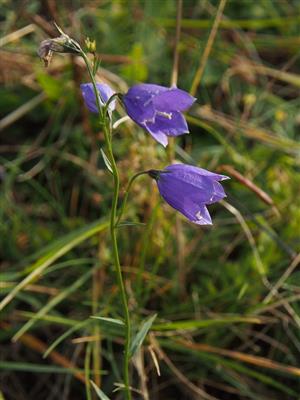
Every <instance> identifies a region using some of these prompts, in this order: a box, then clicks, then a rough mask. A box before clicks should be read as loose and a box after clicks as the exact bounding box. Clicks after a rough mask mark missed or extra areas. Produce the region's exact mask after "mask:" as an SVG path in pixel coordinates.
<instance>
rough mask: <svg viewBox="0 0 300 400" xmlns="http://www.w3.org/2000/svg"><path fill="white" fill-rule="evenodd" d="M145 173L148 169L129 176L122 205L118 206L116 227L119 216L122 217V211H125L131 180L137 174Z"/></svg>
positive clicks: (132, 180)
mask: <svg viewBox="0 0 300 400" xmlns="http://www.w3.org/2000/svg"><path fill="white" fill-rule="evenodd" d="M146 174H148V171H142V172H138V173H137V174H135V175H133V176H132V177H131V178H130V180H129V182H128V185H127V188H126V191H125V195H124V199H123V202H122V205H121V207H120V211H119V215H118V218H117V222H116V227H117V226H118V225H119V223H120V220H121V218H122V215H123V213H124V211H125V207H126V204H127V199H128V195H129V192H130V189H131V186H132V184H133V182H134V181H135V179H136V178H137V177H138V176H141V175H146Z"/></svg>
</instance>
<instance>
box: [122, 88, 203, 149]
mask: <svg viewBox="0 0 300 400" xmlns="http://www.w3.org/2000/svg"><path fill="white" fill-rule="evenodd" d="M195 100H196V99H195V98H194V97H192V96H191V95H190V94H188V93H187V92H185V91H184V90H180V89H177V88H176V87H171V88H167V87H164V86H159V85H152V84H149V83H144V84H140V85H136V86H133V87H131V88H130V89H129V90H128V92H127V93H126V94H125V95H124V96H123V103H124V106H125V109H126V111H127V114H128V115H129V117H130V118H131V119H133V121H135V122H136V123H137V124H138V125H140V126H141V127H142V128H144V129H146V130H147V131H148V132H149V133H150V134H151V135H152V136H153V137H154V139H155V140H157V141H158V142H159V143H161V144H162V145H163V146H167V144H168V136H178V135H183V134H184V133H189V128H188V126H187V123H186V120H185V118H184V116H183V115H182V112H183V111H185V110H187V109H188V108H189V107H191V105H192V104H193V103H194V101H195Z"/></svg>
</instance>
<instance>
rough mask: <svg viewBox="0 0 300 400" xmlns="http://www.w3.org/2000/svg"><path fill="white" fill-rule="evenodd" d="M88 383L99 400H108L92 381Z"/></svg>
mask: <svg viewBox="0 0 300 400" xmlns="http://www.w3.org/2000/svg"><path fill="white" fill-rule="evenodd" d="M90 382H91V384H92V386H93V388H94V389H95V392H96V393H97V396H98V397H99V399H101V400H110V398H109V397H107V396H106V394H105V393H104V392H103V391H102V390H101V389H100V388H98V386H97V385H96V383H95V382H93V381H90Z"/></svg>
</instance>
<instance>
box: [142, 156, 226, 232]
mask: <svg viewBox="0 0 300 400" xmlns="http://www.w3.org/2000/svg"><path fill="white" fill-rule="evenodd" d="M149 175H150V176H151V177H152V178H154V179H155V180H156V182H157V186H158V190H159V192H160V194H161V196H162V197H163V199H164V200H165V201H166V202H167V203H168V204H170V206H172V207H173V208H175V209H176V210H178V211H179V212H181V213H182V214H183V215H185V216H186V217H187V218H188V219H189V220H190V221H191V222H194V223H195V224H198V225H212V220H211V217H210V215H209V212H208V209H207V207H206V206H207V205H209V204H213V203H216V202H217V201H220V200H221V199H223V198H224V197H226V194H225V192H224V189H223V187H222V186H221V184H220V183H219V181H223V180H225V179H229V177H228V176H225V175H219V174H215V173H213V172H210V171H207V170H206V169H203V168H198V167H194V166H192V165H187V164H173V165H169V166H168V167H166V168H165V169H164V170H163V171H157V170H150V171H149Z"/></svg>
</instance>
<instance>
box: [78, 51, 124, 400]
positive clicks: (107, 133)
mask: <svg viewBox="0 0 300 400" xmlns="http://www.w3.org/2000/svg"><path fill="white" fill-rule="evenodd" d="M81 56H82V57H83V59H84V62H85V64H86V67H87V70H88V73H89V76H90V79H91V82H92V85H93V89H94V93H95V98H96V106H97V109H98V113H99V117H100V118H99V119H100V124H101V125H102V126H103V130H104V138H105V143H106V147H107V152H108V158H109V161H110V163H111V169H112V175H113V185H114V189H113V198H112V205H111V212H110V236H111V242H112V253H113V260H114V267H115V273H116V278H117V283H118V286H119V290H120V294H121V301H122V306H123V317H124V323H125V348H124V360H123V379H124V391H125V398H126V400H131V392H130V385H129V361H130V339H131V322H130V316H129V309H128V300H127V294H126V290H125V285H124V280H123V275H122V270H121V265H120V259H119V251H118V242H117V233H116V227H117V208H118V199H119V191H120V177H119V171H118V167H117V164H116V161H115V158H114V154H113V148H112V141H111V137H112V135H111V122H110V118H109V115H108V105H109V104H106V106H105V107H101V101H102V99H101V100H100V98H99V96H100V93H99V91H98V90H97V86H96V81H95V77H94V75H93V73H92V69H91V66H90V63H89V60H88V58H87V56H86V54H85V53H84V51H82V53H81ZM102 103H104V102H103V101H102Z"/></svg>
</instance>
